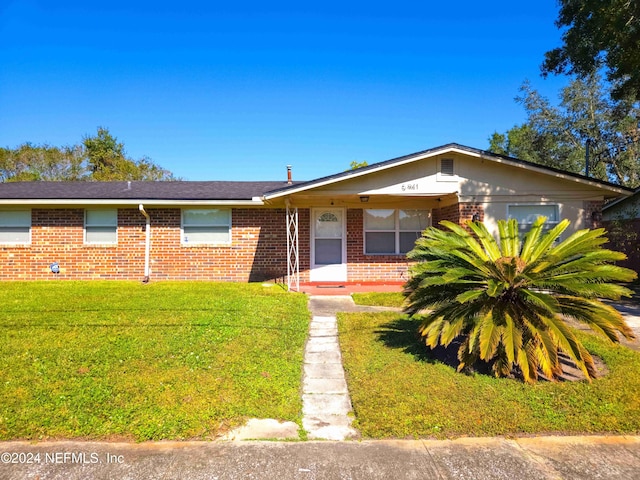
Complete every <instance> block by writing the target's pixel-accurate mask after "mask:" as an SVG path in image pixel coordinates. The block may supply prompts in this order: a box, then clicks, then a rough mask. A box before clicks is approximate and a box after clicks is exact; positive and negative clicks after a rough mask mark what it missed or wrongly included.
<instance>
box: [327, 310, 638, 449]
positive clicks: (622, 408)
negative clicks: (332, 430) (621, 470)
mask: <svg viewBox="0 0 640 480" xmlns="http://www.w3.org/2000/svg"><path fill="white" fill-rule="evenodd" d="M338 323H339V332H340V344H341V348H342V356H343V361H344V365H345V370H346V373H347V382H348V384H349V392H350V394H351V401H352V403H353V407H354V410H355V417H356V421H355V425H354V426H355V427H356V428H358V429H359V430H360V432H361V433H362V435H363V436H364V437H365V438H394V437H395V438H407V437H438V438H453V437H459V436H487V435H507V436H509V435H522V434H540V433H562V434H579V433H634V434H638V433H640V353H638V352H634V351H631V350H629V349H628V348H626V347H621V346H611V345H610V344H608V343H607V342H605V341H604V340H600V339H599V338H596V337H594V336H592V335H585V334H581V333H580V334H579V335H580V338H581V339H582V340H583V342H584V345H585V346H586V347H587V348H588V349H589V350H590V351H591V352H592V353H595V354H596V355H598V356H600V357H601V358H602V359H603V360H604V362H605V363H606V365H607V367H608V368H609V370H610V373H609V374H608V375H607V376H605V377H603V378H600V379H597V380H595V381H593V383H591V384H589V383H587V382H558V383H550V382H545V381H540V382H539V383H538V384H536V385H526V384H524V383H522V382H521V381H517V380H512V379H496V378H493V377H492V376H489V375H483V374H478V373H476V374H473V375H465V374H461V373H456V371H455V368H454V367H453V366H450V365H447V364H445V363H442V362H441V361H438V360H435V359H434V357H433V355H432V354H431V353H430V350H429V349H427V348H426V347H424V346H423V345H422V344H421V343H420V342H419V340H418V338H417V336H416V329H417V323H416V321H414V320H410V319H408V318H406V317H404V316H401V315H400V314H398V313H388V312H382V313H349V314H340V315H339V317H338ZM453 358H454V359H455V352H454V353H453Z"/></svg>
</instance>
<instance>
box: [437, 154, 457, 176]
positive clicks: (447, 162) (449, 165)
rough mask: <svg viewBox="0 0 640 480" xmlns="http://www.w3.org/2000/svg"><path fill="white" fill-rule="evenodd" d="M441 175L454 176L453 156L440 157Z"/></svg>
mask: <svg viewBox="0 0 640 480" xmlns="http://www.w3.org/2000/svg"><path fill="white" fill-rule="evenodd" d="M440 175H444V176H447V177H452V176H453V175H454V172H453V158H442V159H440Z"/></svg>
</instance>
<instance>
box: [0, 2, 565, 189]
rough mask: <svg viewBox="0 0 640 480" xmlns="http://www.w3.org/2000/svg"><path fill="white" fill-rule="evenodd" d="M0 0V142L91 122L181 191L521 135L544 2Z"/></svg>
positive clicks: (544, 29) (542, 46) (546, 44)
mask: <svg viewBox="0 0 640 480" xmlns="http://www.w3.org/2000/svg"><path fill="white" fill-rule="evenodd" d="M228 3H231V2H217V1H208V2H204V1H202V2H201V1H195V0H182V1H180V0H177V1H172V2H163V1H154V2H146V1H136V0H125V1H121V0H110V1H107V2H90V1H86V0H84V1H81V2H80V1H66V0H56V1H48V0H46V1H45V0H42V1H36V0H24V1H21V0H8V2H7V0H0V146H3V147H11V148H13V147H16V146H18V145H19V144H21V143H24V142H32V143H35V144H43V143H47V144H50V145H57V146H62V145H71V144H77V143H80V142H81V141H82V138H83V137H84V136H86V135H93V134H95V133H96V130H97V127H98V126H104V127H106V128H108V129H109V130H110V132H111V133H112V134H113V135H114V136H116V137H117V138H118V140H119V141H121V142H123V143H124V144H125V148H126V151H127V154H128V155H129V156H131V157H132V158H134V159H139V158H141V157H143V156H148V157H150V158H151V159H152V160H153V161H155V162H156V163H158V164H159V165H161V166H163V167H164V168H167V169H169V170H171V171H172V172H174V174H176V175H177V176H180V177H182V178H184V179H187V180H276V179H280V178H285V176H286V168H285V166H286V165H287V164H291V165H293V174H294V179H296V180H308V179H312V178H317V177H320V176H323V175H329V174H333V173H337V172H340V171H343V170H346V169H348V168H349V164H350V163H351V162H352V161H354V160H356V161H368V162H369V163H373V162H377V161H382V160H387V159H389V158H394V157H397V156H401V155H405V154H409V153H413V152H417V151H420V150H423V149H427V148H432V147H435V146H438V145H442V144H445V143H449V142H457V143H461V144H464V145H468V146H471V147H477V148H487V146H488V137H489V136H490V135H491V133H492V132H494V131H500V132H503V131H505V130H507V129H508V128H511V127H512V126H513V125H515V124H518V123H521V122H522V121H523V120H524V119H525V114H524V111H523V109H522V107H521V106H520V105H517V104H516V103H515V102H514V100H513V99H514V97H515V96H516V95H517V94H518V88H519V86H520V85H521V84H522V82H523V81H524V80H525V79H529V80H530V81H531V83H532V85H533V87H534V88H536V89H538V90H539V91H540V92H541V93H543V94H544V95H546V96H548V97H549V98H550V99H552V100H555V99H556V98H557V94H558V93H559V90H560V88H561V87H562V86H564V85H566V83H567V79H566V78H564V77H552V78H548V79H546V80H544V79H542V78H541V77H540V73H539V72H540V69H539V66H540V63H541V62H542V60H543V55H544V52H545V51H547V50H549V49H551V48H553V47H555V46H558V45H559V44H560V32H559V31H558V30H557V28H556V27H555V25H554V20H555V19H556V16H557V11H558V6H557V3H556V1H555V0H541V1H539V2H535V4H532V2H513V0H510V1H502V0H500V1H489V2H477V1H456V2H427V1H424V0H423V1H405V0H396V1H394V2H376V1H367V2H360V1H348V0H343V1H333V0H325V1H322V2H318V3H317V5H316V4H315V2H314V3H310V4H308V5H307V4H305V2H300V1H296V2H286V1H285V2H283V1H278V0H273V1H272V2H254V1H243V0H239V1H235V2H233V5H228Z"/></svg>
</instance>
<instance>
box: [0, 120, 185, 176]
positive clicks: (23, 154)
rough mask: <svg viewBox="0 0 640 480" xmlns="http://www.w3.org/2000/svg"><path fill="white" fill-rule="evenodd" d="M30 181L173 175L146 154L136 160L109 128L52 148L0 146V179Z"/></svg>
mask: <svg viewBox="0 0 640 480" xmlns="http://www.w3.org/2000/svg"><path fill="white" fill-rule="evenodd" d="M32 180H43V181H44V180H49V181H58V180H100V181H108V180H153V181H158V180H174V176H173V174H172V173H171V172H170V171H168V170H165V169H163V168H162V167H160V166H159V165H157V164H155V163H154V162H153V161H152V160H151V159H149V158H148V157H143V158H142V159H140V160H138V161H136V160H133V159H131V158H128V157H127V156H126V154H125V150H124V145H123V144H122V143H119V142H118V141H117V139H116V138H115V137H113V136H112V135H111V134H110V133H109V130H108V129H106V128H103V127H99V128H98V132H97V134H96V135H95V136H85V137H84V139H83V142H82V145H73V146H70V147H69V146H67V147H53V146H50V145H33V144H31V143H24V144H22V145H20V146H18V147H17V148H15V149H10V148H0V181H1V182H9V181H14V182H17V181H32Z"/></svg>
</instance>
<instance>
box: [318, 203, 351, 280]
mask: <svg viewBox="0 0 640 480" xmlns="http://www.w3.org/2000/svg"><path fill="white" fill-rule="evenodd" d="M345 233H346V228H345V213H344V209H342V208H332V207H330V208H314V209H313V210H312V223H311V274H310V280H311V281H312V282H344V281H346V280H347V262H346V257H347V248H346V242H345V236H346V235H345Z"/></svg>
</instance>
